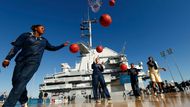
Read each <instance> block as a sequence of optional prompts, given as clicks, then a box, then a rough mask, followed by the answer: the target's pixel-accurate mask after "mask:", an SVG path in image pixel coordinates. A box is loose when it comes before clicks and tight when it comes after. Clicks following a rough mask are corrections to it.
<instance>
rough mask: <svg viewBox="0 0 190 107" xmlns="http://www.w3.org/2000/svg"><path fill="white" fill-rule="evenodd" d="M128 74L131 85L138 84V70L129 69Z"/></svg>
mask: <svg viewBox="0 0 190 107" xmlns="http://www.w3.org/2000/svg"><path fill="white" fill-rule="evenodd" d="M127 72H128V74H129V75H130V79H131V83H136V82H138V72H140V70H138V69H137V68H131V69H128V70H127Z"/></svg>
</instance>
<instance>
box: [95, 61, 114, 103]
mask: <svg viewBox="0 0 190 107" xmlns="http://www.w3.org/2000/svg"><path fill="white" fill-rule="evenodd" d="M92 69H93V74H92V87H93V94H94V99H95V100H96V103H100V99H99V98H100V97H99V95H100V93H98V87H99V85H100V86H101V88H102V90H103V92H104V94H105V96H106V98H107V100H108V102H111V96H110V94H109V91H108V89H107V87H106V82H105V80H104V76H103V74H102V72H103V71H104V68H103V66H102V64H100V63H99V58H96V59H95V62H93V64H92Z"/></svg>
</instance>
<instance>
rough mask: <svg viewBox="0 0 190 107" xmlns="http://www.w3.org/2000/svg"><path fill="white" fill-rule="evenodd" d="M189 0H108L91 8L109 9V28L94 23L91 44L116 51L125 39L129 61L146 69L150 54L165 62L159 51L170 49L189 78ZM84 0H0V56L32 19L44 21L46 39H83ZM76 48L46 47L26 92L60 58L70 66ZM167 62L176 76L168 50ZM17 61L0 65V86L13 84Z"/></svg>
mask: <svg viewBox="0 0 190 107" xmlns="http://www.w3.org/2000/svg"><path fill="white" fill-rule="evenodd" d="M189 5H190V1H189V0H116V5H115V6H114V7H110V6H109V5H108V0H103V5H102V7H101V9H100V11H99V12H98V13H93V12H91V13H90V16H91V17H92V18H97V19H98V18H99V17H100V15H101V14H103V13H108V14H110V16H111V17H112V20H113V22H112V24H111V25H110V26H109V27H108V28H104V27H102V26H100V24H94V25H93V32H92V33H93V47H96V46H97V45H99V44H102V45H103V46H106V47H109V48H111V49H113V50H115V51H117V52H120V51H121V49H122V47H123V44H124V42H125V41H126V52H125V53H126V55H127V57H128V60H129V63H131V62H134V63H138V62H139V61H142V62H143V63H144V65H143V66H144V71H146V70H147V66H146V62H147V57H148V56H153V57H155V59H156V60H157V62H158V63H159V65H160V66H162V67H166V66H165V64H164V59H163V58H161V57H160V52H161V51H163V50H166V49H168V48H173V49H174V57H175V58H176V61H177V64H178V65H179V68H180V70H181V72H182V75H183V77H184V79H190V76H189V74H190V73H189V69H190V66H189V60H190V47H189V46H190V6H189ZM87 9H88V4H87V0H1V1H0V16H1V17H0V28H1V29H0V40H1V42H0V52H1V54H0V61H3V60H4V58H5V56H6V55H7V53H8V52H9V50H10V48H11V47H12V46H11V45H10V42H11V41H13V40H15V39H16V38H17V37H18V35H20V34H21V33H23V32H29V31H31V30H30V27H31V25H33V24H43V25H44V26H45V27H46V33H45V34H44V35H43V36H44V37H46V38H47V39H48V40H49V42H50V43H52V44H54V45H59V44H61V43H63V42H65V41H67V40H69V41H70V42H71V43H74V42H78V41H83V40H84V39H81V38H80V29H79V24H80V22H81V20H82V19H84V18H87ZM78 55H79V54H71V53H70V52H69V49H68V47H66V48H63V49H61V50H59V51H56V52H48V51H46V52H45V53H44V56H43V60H42V62H41V65H40V67H39V69H38V71H37V73H36V74H35V76H34V77H33V79H32V80H31V81H30V83H29V84H28V90H29V95H33V96H37V95H38V85H39V84H40V83H41V82H42V81H43V77H44V76H45V75H46V74H52V73H54V72H55V69H56V71H57V72H58V71H59V70H60V63H62V62H68V63H69V64H70V65H71V66H74V64H75V62H76V61H78V60H79V58H78V57H77V56H78ZM167 61H168V65H169V66H170V69H171V70H172V72H173V74H174V77H175V79H176V80H177V81H180V76H179V74H178V73H177V69H176V67H175V66H174V62H173V60H172V57H171V56H168V57H167ZM14 66H15V62H14V59H13V60H12V61H11V64H10V66H9V67H8V68H7V69H4V68H2V67H1V72H0V78H1V79H0V92H3V91H5V90H7V91H8V92H9V91H10V89H11V87H12V86H11V77H12V73H13V69H14ZM161 75H162V78H163V79H168V80H171V77H170V75H169V72H162V73H161Z"/></svg>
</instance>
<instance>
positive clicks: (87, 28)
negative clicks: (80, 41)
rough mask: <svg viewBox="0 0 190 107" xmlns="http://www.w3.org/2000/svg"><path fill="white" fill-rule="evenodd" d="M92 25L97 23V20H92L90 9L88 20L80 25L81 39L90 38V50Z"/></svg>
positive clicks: (89, 46)
mask: <svg viewBox="0 0 190 107" xmlns="http://www.w3.org/2000/svg"><path fill="white" fill-rule="evenodd" d="M92 23H97V20H96V19H90V12H89V7H88V19H87V20H83V21H82V23H81V24H80V30H81V37H88V38H89V41H88V48H89V49H91V48H92Z"/></svg>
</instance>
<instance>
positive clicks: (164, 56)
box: [160, 51, 175, 82]
mask: <svg viewBox="0 0 190 107" xmlns="http://www.w3.org/2000/svg"><path fill="white" fill-rule="evenodd" d="M160 56H161V57H163V58H164V62H165V64H166V66H167V69H168V71H169V72H170V75H171V77H172V80H173V82H175V80H174V76H173V74H172V71H171V70H170V68H169V66H168V63H167V60H166V53H165V51H161V52H160Z"/></svg>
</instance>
